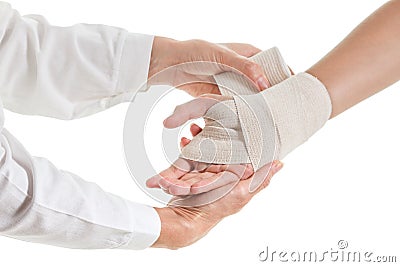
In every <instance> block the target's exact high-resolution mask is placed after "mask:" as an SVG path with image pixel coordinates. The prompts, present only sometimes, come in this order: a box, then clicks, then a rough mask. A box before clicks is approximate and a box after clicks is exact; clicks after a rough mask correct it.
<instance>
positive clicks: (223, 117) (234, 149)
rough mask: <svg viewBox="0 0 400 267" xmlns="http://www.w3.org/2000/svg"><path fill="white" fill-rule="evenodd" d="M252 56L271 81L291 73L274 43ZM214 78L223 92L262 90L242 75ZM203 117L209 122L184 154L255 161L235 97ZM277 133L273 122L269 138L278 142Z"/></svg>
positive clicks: (205, 158) (234, 161)
mask: <svg viewBox="0 0 400 267" xmlns="http://www.w3.org/2000/svg"><path fill="white" fill-rule="evenodd" d="M251 60H252V61H254V62H256V63H258V64H259V65H260V66H261V67H262V68H263V69H264V71H265V74H266V76H267V78H268V80H269V82H270V84H271V85H275V84H278V83H280V82H281V81H283V80H285V79H287V78H288V77H289V76H290V70H289V68H288V66H287V65H286V63H285V62H284V60H283V58H282V56H281V54H280V52H279V50H278V49H277V48H275V47H274V48H271V49H269V50H266V51H264V52H261V53H259V54H257V55H255V56H253V57H252V58H251ZM214 78H215V81H216V83H217V84H218V86H219V89H220V91H221V93H222V94H223V95H230V96H233V95H249V94H256V93H258V92H259V90H258V89H257V88H256V87H255V86H254V84H253V83H252V82H250V80H249V79H248V78H247V77H245V76H243V75H238V74H236V73H233V72H225V73H222V74H219V75H215V76H214ZM267 115H268V114H266V116H267ZM204 119H205V121H206V126H205V127H204V129H203V131H202V132H201V133H200V134H199V135H197V136H196V137H195V138H194V139H193V140H192V142H191V143H190V144H189V145H188V146H186V147H184V148H183V149H182V155H181V156H182V157H184V158H187V159H191V160H196V161H201V162H207V163H217V164H227V163H230V164H240V163H251V162H252V161H253V160H251V159H250V158H249V155H253V154H254V153H252V150H250V151H249V147H247V146H246V142H245V138H244V136H246V134H245V135H244V134H243V133H242V127H241V123H240V120H239V117H238V112H237V109H236V106H235V103H234V101H233V100H230V101H224V102H223V104H222V103H218V104H216V105H214V106H213V107H211V108H210V109H209V110H208V112H207V114H206V115H205V116H204ZM260 131H261V130H260ZM274 133H275V130H274V127H273V125H271V127H270V130H269V131H267V132H265V133H264V134H265V135H267V134H269V136H270V137H271V138H272V139H273V140H272V139H271V140H270V141H271V143H272V144H274V143H275V142H276V140H275V139H274V136H275V134H274ZM273 152H274V151H272V153H273ZM272 156H273V155H264V158H270V159H272ZM252 157H258V156H257V155H254V156H252Z"/></svg>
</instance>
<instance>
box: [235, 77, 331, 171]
mask: <svg viewBox="0 0 400 267" xmlns="http://www.w3.org/2000/svg"><path fill="white" fill-rule="evenodd" d="M234 100H235V104H236V108H237V114H238V117H239V119H240V124H241V127H242V131H243V132H244V133H245V135H244V139H245V143H246V147H247V148H248V151H249V157H250V160H251V163H252V165H253V168H254V169H255V170H258V169H259V168H260V167H262V166H263V165H265V164H266V163H268V162H269V161H270V160H269V157H270V155H271V153H272V152H271V151H272V150H273V149H274V150H275V156H274V158H275V159H282V158H284V157H285V156H286V155H287V154H288V153H289V152H291V151H292V150H293V149H295V148H296V147H298V146H299V145H301V144H302V143H304V142H305V141H306V140H307V139H308V138H309V137H311V136H312V135H313V134H314V133H315V132H316V131H318V130H319V129H320V128H321V127H322V126H323V125H324V124H325V123H326V121H327V120H328V119H329V117H330V115H331V112H332V104H331V100H330V97H329V94H328V92H327V90H326V88H325V86H324V85H323V84H322V83H321V82H320V81H319V80H318V79H317V78H315V77H314V76H312V75H310V74H308V73H299V74H297V75H294V76H292V77H290V78H288V79H286V80H285V81H283V82H282V83H280V84H277V85H276V86H273V87H271V88H269V89H268V90H265V91H263V92H262V93H260V94H253V95H243V96H234ZM271 125H273V126H274V128H275V140H276V143H275V144H272V142H271V137H270V136H269V135H268V132H270V129H271ZM266 133H267V134H266ZM273 145H275V148H274V147H273Z"/></svg>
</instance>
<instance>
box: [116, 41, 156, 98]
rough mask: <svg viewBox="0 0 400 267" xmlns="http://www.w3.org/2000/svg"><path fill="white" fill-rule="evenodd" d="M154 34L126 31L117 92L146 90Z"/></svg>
mask: <svg viewBox="0 0 400 267" xmlns="http://www.w3.org/2000/svg"><path fill="white" fill-rule="evenodd" d="M153 39H154V36H152V35H145V34H136V33H128V34H127V36H126V39H125V43H124V47H123V50H122V54H121V62H120V68H119V77H118V83H117V91H118V92H125V93H128V92H138V91H139V92H140V91H146V90H147V76H148V72H149V66H150V58H151V50H152V46H153Z"/></svg>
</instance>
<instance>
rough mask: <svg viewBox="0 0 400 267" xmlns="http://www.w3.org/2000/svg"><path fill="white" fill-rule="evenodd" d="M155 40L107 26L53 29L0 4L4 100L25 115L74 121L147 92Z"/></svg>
mask: <svg viewBox="0 0 400 267" xmlns="http://www.w3.org/2000/svg"><path fill="white" fill-rule="evenodd" d="M152 44H153V36H150V35H143V34H134V33H129V32H127V31H126V30H123V29H120V28H116V27H110V26H105V25H89V24H76V25H74V26H71V27H56V26H51V25H49V23H48V22H47V21H46V20H45V19H44V18H43V17H41V16H37V15H29V16H23V17H21V16H20V15H19V13H18V12H17V11H15V10H13V9H12V8H11V6H10V5H9V4H7V3H4V2H0V59H1V60H0V97H1V99H2V101H3V105H4V107H5V108H7V109H10V110H12V111H14V112H18V113H22V114H33V115H43V116H49V117H55V118H60V119H74V118H79V117H82V116H87V115H90V114H92V113H95V112H99V111H101V110H104V109H106V108H108V107H110V106H112V105H115V104H118V103H121V102H124V101H129V100H131V98H132V97H133V96H134V94H135V93H136V92H137V91H138V90H144V89H145V87H146V80H147V75H148V68H149V64H150V57H151V49H152Z"/></svg>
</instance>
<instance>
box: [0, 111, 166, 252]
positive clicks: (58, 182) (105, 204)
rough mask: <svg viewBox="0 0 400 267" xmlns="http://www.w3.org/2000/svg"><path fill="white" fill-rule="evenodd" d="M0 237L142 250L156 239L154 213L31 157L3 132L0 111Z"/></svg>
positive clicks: (157, 218)
mask: <svg viewBox="0 0 400 267" xmlns="http://www.w3.org/2000/svg"><path fill="white" fill-rule="evenodd" d="M0 113H1V114H0V144H1V145H0V234H1V235H4V236H8V237H13V238H16V239H20V240H25V241H31V242H38V243H43V244H49V245H55V246H61V247H68V248H88V249H89V248H90V249H95V248H126V249H144V248H147V247H149V246H150V245H152V244H153V243H154V242H155V241H156V240H157V238H158V236H159V234H160V229H161V222H160V218H159V216H158V214H157V212H156V211H155V209H154V208H152V207H149V206H146V205H142V204H136V203H133V202H130V201H128V200H125V199H123V198H120V197H118V196H115V195H112V194H109V193H106V192H104V191H103V190H102V189H101V188H99V187H98V186H97V185H96V184H94V183H89V182H86V181H84V180H82V179H81V178H79V177H78V176H76V175H74V174H72V173H69V172H66V171H62V170H59V169H57V168H56V167H55V166H54V165H53V164H52V163H51V162H49V161H48V160H46V159H44V158H37V157H32V156H30V154H29V153H28V152H27V151H26V150H25V149H24V147H23V146H22V145H21V144H20V143H19V142H18V141H17V140H16V139H15V138H14V137H13V136H12V135H11V134H10V133H9V132H8V131H7V130H6V129H4V128H3V120H4V116H3V110H2V108H1V106H0Z"/></svg>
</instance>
